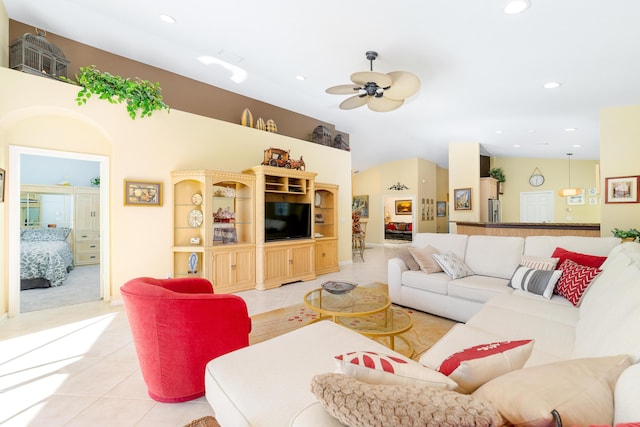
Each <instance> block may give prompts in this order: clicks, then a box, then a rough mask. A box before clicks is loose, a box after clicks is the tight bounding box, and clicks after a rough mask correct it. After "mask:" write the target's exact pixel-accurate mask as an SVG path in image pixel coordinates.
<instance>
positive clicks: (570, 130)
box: [564, 128, 578, 132]
mask: <svg viewBox="0 0 640 427" xmlns="http://www.w3.org/2000/svg"><path fill="white" fill-rule="evenodd" d="M577 130H578V129H576V128H565V130H564V131H565V132H575V131H577Z"/></svg>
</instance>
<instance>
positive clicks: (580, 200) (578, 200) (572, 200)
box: [567, 190, 584, 205]
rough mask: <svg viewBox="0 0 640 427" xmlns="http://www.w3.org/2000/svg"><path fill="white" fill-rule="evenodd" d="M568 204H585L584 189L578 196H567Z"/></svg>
mask: <svg viewBox="0 0 640 427" xmlns="http://www.w3.org/2000/svg"><path fill="white" fill-rule="evenodd" d="M567 205H584V190H582V192H581V193H580V194H578V195H576V196H569V197H567Z"/></svg>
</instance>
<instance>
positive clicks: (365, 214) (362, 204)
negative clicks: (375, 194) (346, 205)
mask: <svg viewBox="0 0 640 427" xmlns="http://www.w3.org/2000/svg"><path fill="white" fill-rule="evenodd" d="M351 211H352V212H355V211H360V217H361V218H369V196H353V205H352V206H351Z"/></svg>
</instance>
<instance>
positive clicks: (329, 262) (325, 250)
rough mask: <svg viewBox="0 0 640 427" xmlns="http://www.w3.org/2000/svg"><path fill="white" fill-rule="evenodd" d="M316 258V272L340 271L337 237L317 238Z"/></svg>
mask: <svg viewBox="0 0 640 427" xmlns="http://www.w3.org/2000/svg"><path fill="white" fill-rule="evenodd" d="M315 259H316V262H315V267H316V274H325V273H330V272H333V271H338V270H339V269H340V268H339V266H338V241H337V239H331V240H316V248H315Z"/></svg>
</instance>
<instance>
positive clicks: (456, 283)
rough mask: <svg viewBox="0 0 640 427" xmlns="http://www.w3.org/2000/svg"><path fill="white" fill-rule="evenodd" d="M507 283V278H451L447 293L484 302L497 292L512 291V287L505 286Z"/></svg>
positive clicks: (476, 276) (475, 276)
mask: <svg viewBox="0 0 640 427" xmlns="http://www.w3.org/2000/svg"><path fill="white" fill-rule="evenodd" d="M508 283H509V281H508V280H506V279H500V278H497V277H489V276H478V275H474V276H467V277H463V278H462V279H456V280H451V281H450V282H449V283H448V291H447V293H448V294H449V295H451V296H452V297H457V298H461V299H466V300H469V301H478V302H486V301H489V300H490V299H491V298H493V297H494V296H496V295H498V294H503V293H511V292H513V288H510V287H509V286H507V284H508Z"/></svg>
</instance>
